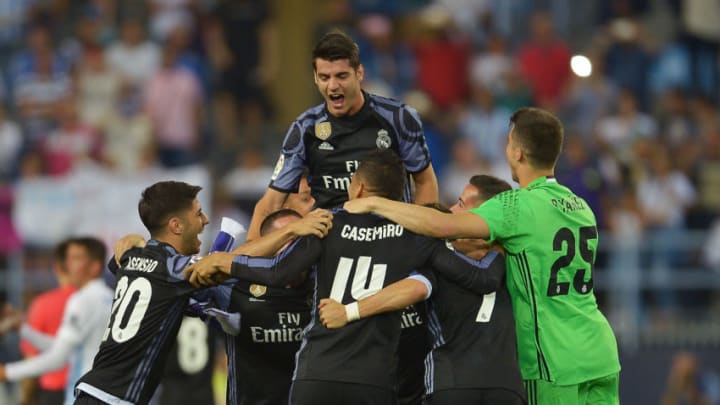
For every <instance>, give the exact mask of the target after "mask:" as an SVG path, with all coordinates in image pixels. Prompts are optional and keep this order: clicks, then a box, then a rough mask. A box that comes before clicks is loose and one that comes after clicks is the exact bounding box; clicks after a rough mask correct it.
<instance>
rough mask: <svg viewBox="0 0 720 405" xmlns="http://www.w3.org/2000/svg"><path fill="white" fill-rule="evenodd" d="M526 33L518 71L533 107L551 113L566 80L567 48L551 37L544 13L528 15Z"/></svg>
mask: <svg viewBox="0 0 720 405" xmlns="http://www.w3.org/2000/svg"><path fill="white" fill-rule="evenodd" d="M530 31H531V32H530V39H529V40H528V41H527V42H526V43H524V44H523V45H521V47H520V51H519V52H518V63H519V64H520V70H521V72H522V73H523V76H524V77H525V79H526V80H527V82H528V83H529V84H530V87H531V88H532V90H533V96H534V101H535V103H536V105H539V106H541V107H544V108H548V109H551V110H555V109H557V106H558V104H559V102H560V98H561V96H562V93H563V91H564V90H565V87H566V86H567V84H568V81H569V79H570V49H569V48H568V46H567V45H566V44H565V42H564V41H563V40H562V39H560V38H558V37H557V36H556V35H555V31H554V28H553V21H552V19H551V17H550V15H549V14H547V13H544V12H538V13H536V14H534V15H533V16H532V19H531V21H530Z"/></svg>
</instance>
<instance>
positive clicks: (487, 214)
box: [470, 190, 520, 244]
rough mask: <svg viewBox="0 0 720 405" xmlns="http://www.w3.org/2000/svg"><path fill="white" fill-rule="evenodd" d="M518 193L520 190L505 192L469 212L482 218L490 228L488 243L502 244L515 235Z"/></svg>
mask: <svg viewBox="0 0 720 405" xmlns="http://www.w3.org/2000/svg"><path fill="white" fill-rule="evenodd" d="M519 193H520V190H509V191H506V192H504V193H501V194H498V195H496V196H495V197H493V198H491V199H489V200H487V201H485V203H483V204H482V205H480V206H479V207H477V208H473V209H472V210H470V212H472V213H473V214H476V215H479V216H481V217H483V219H484V220H485V222H486V223H487V224H488V228H490V239H489V240H488V241H489V242H492V241H497V242H499V243H501V244H503V243H504V242H505V241H507V240H508V239H509V238H511V237H512V236H513V235H515V234H516V228H517V223H518V214H519V206H518V196H519Z"/></svg>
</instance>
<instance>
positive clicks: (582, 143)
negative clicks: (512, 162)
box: [0, 0, 720, 322]
mask: <svg viewBox="0 0 720 405" xmlns="http://www.w3.org/2000/svg"><path fill="white" fill-rule="evenodd" d="M278 7H283V2H281V1H275V2H266V1H262V0H148V1H141V0H126V1H119V0H83V1H70V0H4V1H2V2H0V70H1V71H2V79H3V80H2V81H1V82H0V83H2V85H1V86H0V101H1V103H0V105H1V106H0V253H7V252H12V251H16V250H19V249H22V247H23V245H22V240H21V238H20V237H19V235H17V233H16V232H14V230H13V223H12V219H11V218H12V216H11V210H12V205H13V185H14V184H17V182H19V181H23V180H24V179H27V178H32V177H37V176H51V177H52V176H64V175H66V174H68V173H71V172H72V171H75V170H82V168H83V167H85V166H87V165H95V166H98V165H99V166H102V167H104V168H107V169H109V170H114V171H118V172H138V171H142V170H144V169H146V168H148V167H152V166H162V167H182V166H186V165H192V164H203V165H205V166H207V167H208V169H209V170H210V172H211V173H212V175H213V179H214V180H215V181H216V182H217V184H216V185H215V187H214V188H215V189H216V193H215V195H216V196H215V204H216V205H217V206H228V205H229V206H232V207H234V208H236V209H239V210H243V211H245V212H251V209H252V205H253V204H254V202H255V201H256V200H257V198H258V197H259V196H260V195H261V193H262V192H263V191H264V189H265V188H266V186H267V181H268V180H269V177H270V174H271V173H272V166H271V165H272V164H273V159H274V157H275V156H276V153H277V151H278V147H279V144H280V142H281V141H282V137H283V135H284V130H285V128H287V126H288V125H289V122H278V119H277V117H276V116H275V108H274V106H273V103H272V101H271V97H269V93H268V84H269V83H271V82H272V81H275V80H290V78H288V77H284V76H282V75H281V69H280V66H278V58H277V48H278V44H277V37H278V35H277V34H278V32H279V30H282V29H283V27H282V26H281V25H279V24H277V22H276V21H275V19H274V10H276V9H277V8H278ZM313 7H314V8H316V9H317V14H318V21H317V24H316V29H315V31H316V32H314V33H313V35H314V37H319V35H321V34H322V33H324V32H325V31H327V30H328V29H330V28H340V29H342V30H344V31H346V32H348V33H350V34H351V35H352V36H353V38H355V40H356V41H357V42H358V44H359V46H360V49H361V52H360V54H361V62H362V64H363V66H364V68H365V88H366V90H368V91H370V92H373V93H377V94H382V95H386V96H390V97H393V98H397V99H400V100H403V101H405V102H406V103H408V104H410V105H411V106H413V107H415V108H416V109H417V110H418V111H419V112H420V114H421V117H422V119H423V122H424V127H425V134H426V137H427V140H428V144H429V147H430V149H431V154H432V158H433V165H434V167H435V169H436V172H437V174H438V178H439V183H440V191H441V195H442V196H443V199H444V200H445V202H451V201H453V200H454V199H455V198H456V197H457V195H458V194H459V192H460V190H462V187H463V186H464V185H465V184H466V182H467V179H468V178H469V176H471V175H473V174H477V173H490V174H495V175H498V176H501V177H504V178H508V176H509V173H508V172H507V169H506V168H505V167H506V165H505V161H504V159H505V155H504V153H505V152H504V150H505V149H504V148H505V142H506V135H507V132H508V118H509V116H510V114H511V113H512V112H513V111H514V110H515V109H517V108H518V107H521V106H526V105H535V106H540V107H542V108H545V109H549V110H552V111H554V112H555V113H556V114H558V115H559V116H560V117H561V119H562V120H563V123H564V125H565V128H566V143H565V147H564V148H565V150H564V153H563V155H562V158H561V162H560V164H559V166H558V167H559V170H558V172H557V173H556V174H557V177H558V179H559V181H560V182H561V183H563V184H566V185H568V186H569V187H570V188H572V189H573V190H574V191H575V192H576V193H577V194H578V195H580V196H582V197H584V198H585V199H586V200H587V201H588V203H589V204H590V205H591V206H592V207H593V209H594V210H595V212H596V213H597V216H598V223H599V224H600V226H601V227H602V229H603V230H604V231H605V232H606V234H607V235H610V236H611V237H610V238H607V239H605V240H604V241H603V243H607V246H608V247H607V249H606V250H605V252H604V253H603V254H602V255H601V256H600V257H599V258H598V259H599V263H598V264H599V266H602V267H604V268H609V269H611V270H612V271H611V272H610V273H611V274H612V275H613V277H615V276H617V277H618V278H620V279H622V280H625V281H627V282H628V283H630V284H631V283H632V281H628V278H627V277H630V278H632V277H634V276H633V275H632V273H633V272H632V271H630V270H628V269H637V271H639V269H641V268H643V269H649V271H652V272H654V273H655V274H657V276H658V277H659V278H660V279H662V278H663V277H666V279H667V280H668V281H667V282H671V280H670V277H672V276H671V270H672V269H678V268H684V267H691V268H699V269H702V270H706V271H712V270H715V271H717V270H720V255H719V254H718V252H720V222H718V214H719V213H720V116H719V114H718V112H719V111H718V107H719V104H718V102H719V101H720V97H719V96H720V74H719V72H720V70H719V68H720V63H719V61H720V59H719V57H720V54H719V50H720V25H718V24H717V22H718V21H720V3H718V2H710V1H703V0H663V1H650V0H610V1H604V0H594V1H582V2H578V1H571V0H434V1H433V0H424V1H423V0H420V1H418V0H415V1H412V0H403V1H393V2H381V1H370V0H325V1H323V2H322V5H320V4H316V5H313ZM575 54H582V55H585V56H586V57H587V58H588V59H589V61H590V62H591V66H592V71H591V73H590V74H589V75H587V72H585V73H582V72H574V71H573V69H571V63H570V61H571V57H572V56H573V55H575ZM309 58H310V56H309V55H308V60H307V63H308V64H309V62H310V61H309ZM303 63H305V62H303ZM578 73H580V74H582V75H584V77H583V76H581V75H579V74H578ZM307 80H308V81H310V80H311V78H310V77H308V78H307ZM317 100H318V102H319V100H320V99H319V98H318V99H317ZM308 107H309V106H308ZM299 112H300V111H298V113H299ZM688 230H698V231H701V232H707V235H709V237H708V238H706V240H705V241H704V242H703V243H700V244H697V245H696V246H691V247H690V248H686V247H683V246H681V245H682V243H679V242H682V240H683V239H685V238H686V237H687V235H688V232H687V231H688ZM613 269H614V270H613ZM628 273H631V275H630V276H628ZM638 279H639V278H635V280H638ZM651 295H652V296H651V297H649V298H648V299H649V300H650V301H651V302H652V303H653V306H654V308H656V309H658V310H660V312H662V313H670V314H671V313H672V312H673V309H674V308H677V306H678V305H679V304H684V302H682V301H683V300H686V299H687V297H683V296H682V295H678V294H676V293H674V292H672V291H667V290H663V291H656V292H655V293H653V294H651ZM678 301H681V302H678ZM690 301H692V302H691V303H693V302H694V303H697V304H699V305H701V306H703V307H707V306H710V305H717V304H718V301H720V300H718V299H717V297H716V294H715V293H714V292H712V291H711V292H706V293H705V294H704V295H702V294H701V295H700V298H697V295H695V294H693V298H692V299H691V300H690ZM626 304H627V305H629V306H637V305H638V304H637V303H633V302H631V303H626ZM623 306H624V305H623ZM638 312H639V313H634V314H633V315H630V316H631V317H633V318H635V317H643V316H645V315H644V314H643V313H642V311H639V310H638ZM618 316H619V317H620V318H622V317H623V316H625V315H622V314H620V315H618ZM662 316H665V315H662ZM625 321H627V322H634V321H635V319H630V320H625ZM615 322H623V320H622V319H620V320H618V319H615Z"/></svg>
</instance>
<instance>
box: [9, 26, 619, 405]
mask: <svg viewBox="0 0 720 405" xmlns="http://www.w3.org/2000/svg"><path fill="white" fill-rule="evenodd" d="M313 67H314V72H315V82H316V84H317V86H318V89H319V90H320V93H321V94H322V95H323V97H324V98H325V102H324V103H323V104H321V105H319V106H317V107H314V108H311V109H309V110H308V111H306V112H305V113H303V114H302V115H300V116H299V118H298V119H297V120H296V121H295V122H294V123H293V124H292V125H291V126H290V129H289V131H288V133H287V135H286V138H285V141H284V143H283V148H282V153H281V155H280V158H279V160H278V163H277V166H276V168H275V171H274V173H273V176H272V178H271V180H270V185H269V188H268V190H267V191H266V193H265V195H264V196H263V197H262V198H261V200H260V201H259V202H258V203H257V205H256V207H255V212H254V214H253V217H252V220H251V223H250V225H249V231H248V235H247V241H246V242H245V243H243V244H242V245H240V246H238V247H236V248H235V249H234V250H232V251H222V250H218V251H215V252H212V253H211V254H208V255H206V256H205V257H202V258H198V257H197V256H196V254H197V253H199V251H200V250H201V249H200V239H199V238H198V235H199V234H200V233H202V231H203V229H204V228H205V226H206V225H207V224H208V218H207V217H206V216H205V214H204V213H203V210H202V207H201V205H200V203H199V201H198V198H197V195H198V193H199V192H200V190H201V189H200V187H198V186H193V185H189V184H186V183H182V182H174V181H164V182H159V183H156V184H153V185H152V186H150V187H148V188H147V189H145V190H144V192H143V193H142V198H141V199H140V202H139V204H138V211H139V215H140V218H141V220H142V222H143V224H144V225H145V227H146V228H147V231H148V232H149V234H150V239H149V240H147V241H145V240H143V239H142V238H141V237H139V236H137V235H129V236H127V237H125V238H123V239H122V240H121V241H119V242H118V243H117V244H116V245H115V251H114V257H113V258H112V259H111V260H110V263H109V267H110V270H111V271H112V272H113V273H114V274H115V277H116V280H117V287H116V288H115V291H114V293H112V292H109V291H108V292H106V293H104V294H105V297H106V298H107V300H108V301H109V300H110V299H112V304H109V305H108V308H110V311H109V313H108V314H106V316H107V317H108V318H105V321H106V324H105V328H104V329H103V331H104V333H103V334H102V336H100V337H99V338H98V345H99V349H98V350H97V354H95V356H94V359H93V362H92V366H91V367H89V366H87V367H85V370H83V371H86V372H85V373H84V375H82V376H81V377H79V378H77V379H76V381H77V383H75V385H74V386H73V388H74V391H73V393H72V394H71V395H73V396H74V401H75V402H74V403H76V404H104V403H107V404H123V405H124V404H146V403H148V402H149V401H150V400H151V398H152V397H153V395H154V393H155V391H156V389H157V387H158V385H159V384H160V381H161V379H162V378H163V375H164V373H165V372H166V371H165V370H166V363H167V361H168V359H169V358H170V357H171V356H170V352H171V350H172V348H173V344H174V343H175V341H176V338H177V335H178V332H179V331H180V328H181V325H182V324H183V319H185V318H184V315H186V314H188V313H193V314H194V315H197V316H203V317H209V318H210V319H211V320H212V322H211V323H212V324H216V325H218V330H220V331H221V333H224V334H225V335H226V336H225V341H226V354H227V358H228V379H227V403H228V404H281V403H291V404H295V405H305V404H307V405H310V404H313V405H317V404H347V405H352V404H387V405H393V404H421V403H424V404H493V405H504V404H508V405H511V404H558V405H560V404H562V405H567V404H618V403H619V399H618V379H619V371H620V364H619V361H618V353H617V344H616V342H615V337H614V334H613V332H612V330H611V328H610V326H609V324H608V322H607V320H606V319H605V317H604V316H603V315H602V314H601V313H600V311H599V310H598V307H597V303H596V301H595V296H594V293H593V263H594V261H595V254H596V251H597V244H598V233H597V228H596V222H595V217H594V214H593V213H592V210H591V209H590V208H589V207H588V205H587V204H586V203H585V202H584V201H583V200H582V199H581V198H579V197H577V196H575V195H574V194H573V193H572V191H571V190H569V189H568V188H566V187H564V186H562V185H560V184H558V182H557V181H556V180H555V178H554V176H553V174H554V167H555V164H556V163H557V159H558V156H559V154H560V151H561V148H562V141H563V128H562V125H561V123H560V122H559V120H558V119H557V118H556V117H555V116H553V115H552V114H550V113H548V112H546V111H543V110H540V109H534V108H522V109H520V110H518V111H517V112H515V114H513V116H512V117H511V119H510V131H509V134H508V142H507V147H506V157H507V160H508V164H509V166H510V169H511V172H512V175H513V180H515V181H517V182H518V184H519V186H520V188H518V189H512V187H511V186H510V185H509V184H508V183H507V182H505V181H503V180H500V179H498V178H495V177H492V176H487V175H482V174H478V175H475V176H472V177H471V178H470V179H469V180H468V184H467V185H466V187H465V189H464V190H463V192H462V194H461V195H460V196H459V198H458V202H457V203H456V204H455V205H454V206H452V207H450V208H448V207H444V206H442V205H440V204H437V202H436V201H437V199H438V185H437V180H436V178H435V174H434V171H433V168H432V164H431V159H430V154H429V152H428V148H427V146H426V143H425V138H424V136H423V130H422V123H421V121H420V118H419V117H418V115H417V113H416V112H415V110H413V109H412V108H411V107H409V106H407V105H405V104H402V103H399V102H397V101H395V100H392V99H387V98H383V97H379V96H376V95H372V94H369V93H366V92H364V91H363V90H362V89H361V87H360V85H361V83H362V76H363V68H362V65H360V64H359V56H358V50H357V45H356V44H354V43H353V42H352V40H351V39H350V38H349V37H347V36H346V35H345V34H343V33H339V32H334V33H330V34H327V35H326V36H325V37H323V39H321V40H320V42H319V43H318V44H317V46H316V47H315V49H314V51H313ZM305 180H306V181H307V182H308V184H309V187H310V189H311V194H312V197H313V198H314V201H315V204H314V205H315V207H316V209H315V210H313V211H310V212H305V211H304V210H300V211H301V212H298V210H293V209H289V208H284V207H286V205H285V204H286V202H287V200H288V198H289V196H290V195H292V193H296V192H297V191H298V188H299V187H300V184H301V182H303V181H305ZM557 201H573V204H572V207H571V208H572V209H565V208H566V207H558V204H557ZM553 202H555V203H553ZM101 295H102V294H101ZM191 302H192V303H193V304H192V305H191V304H190V303H191ZM198 303H202V305H198ZM198 308H199V309H198ZM8 371H12V367H9V368H8ZM0 375H1V373H0ZM8 375H10V374H8ZM180 395H182V393H180ZM187 395H191V393H190V392H189V391H188V393H187ZM72 399H73V397H70V398H69V400H70V401H72ZM66 400H68V398H67V397H66Z"/></svg>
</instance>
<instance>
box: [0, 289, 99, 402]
mask: <svg viewBox="0 0 720 405" xmlns="http://www.w3.org/2000/svg"><path fill="white" fill-rule="evenodd" d="M112 301H113V291H112V290H111V289H110V288H108V286H107V285H105V282H104V281H103V280H102V279H95V280H92V281H90V282H88V283H87V284H85V286H83V287H82V288H81V289H79V290H78V291H77V292H76V293H75V294H73V296H72V297H70V299H69V300H68V302H67V305H66V306H65V312H64V313H63V320H62V323H61V324H60V328H59V329H58V332H57V335H56V336H55V338H54V339H52V338H50V339H49V338H48V337H47V335H43V334H42V333H40V332H36V331H33V330H31V329H28V328H23V330H22V332H23V333H21V335H22V337H23V338H24V339H27V340H28V341H29V342H30V343H32V344H33V345H34V346H36V347H38V348H39V349H43V348H46V349H47V350H44V351H43V352H42V353H41V354H40V355H38V356H35V357H32V358H29V359H27V360H23V361H19V362H15V363H9V364H8V365H7V366H6V370H5V372H6V374H7V379H8V381H18V380H21V379H24V378H28V377H34V376H38V375H40V374H43V373H46V372H48V371H53V370H57V369H59V368H61V367H63V366H64V365H65V363H66V362H68V360H69V363H70V370H69V372H68V380H67V381H68V382H67V384H68V385H67V388H66V390H65V404H66V405H69V404H72V403H73V401H74V398H75V396H74V394H73V390H74V387H75V383H76V382H77V380H78V379H79V378H80V377H82V375H83V374H85V373H86V372H87V371H88V370H90V368H91V367H92V363H93V359H94V358H95V354H96V353H97V351H98V348H99V347H100V342H101V341H102V338H103V335H104V334H105V329H107V323H108V318H109V316H110V309H111V307H112Z"/></svg>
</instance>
